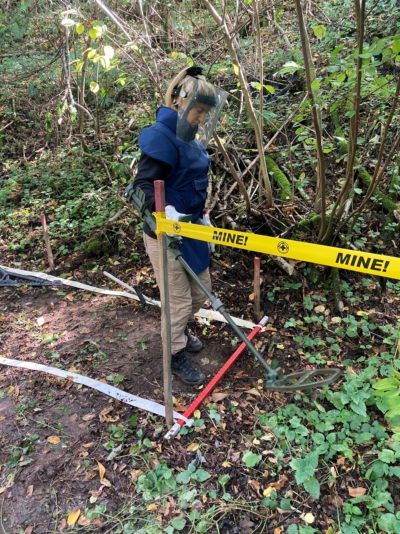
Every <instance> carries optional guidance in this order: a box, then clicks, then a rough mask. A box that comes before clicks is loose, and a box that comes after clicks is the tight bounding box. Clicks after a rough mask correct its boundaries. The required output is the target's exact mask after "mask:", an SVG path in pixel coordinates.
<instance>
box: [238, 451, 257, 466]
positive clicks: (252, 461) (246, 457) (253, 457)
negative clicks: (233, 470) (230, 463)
mask: <svg viewBox="0 0 400 534" xmlns="http://www.w3.org/2000/svg"><path fill="white" fill-rule="evenodd" d="M242 460H243V462H244V464H245V465H246V467H254V466H255V465H257V464H258V462H260V460H261V456H260V455H259V454H255V453H254V452H251V451H245V453H244V454H243V458H242Z"/></svg>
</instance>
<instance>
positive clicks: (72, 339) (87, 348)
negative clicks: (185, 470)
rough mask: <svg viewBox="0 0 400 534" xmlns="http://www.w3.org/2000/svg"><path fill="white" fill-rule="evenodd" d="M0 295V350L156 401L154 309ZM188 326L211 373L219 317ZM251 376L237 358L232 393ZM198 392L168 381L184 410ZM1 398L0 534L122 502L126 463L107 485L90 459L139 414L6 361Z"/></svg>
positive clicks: (225, 351) (228, 346)
mask: <svg viewBox="0 0 400 534" xmlns="http://www.w3.org/2000/svg"><path fill="white" fill-rule="evenodd" d="M0 291H1V293H0V297H1V301H0V343H1V345H0V346H1V351H0V355H1V356H3V357H6V358H12V359H18V360H24V361H35V362H38V363H42V364H46V365H49V366H53V367H60V368H62V369H65V370H73V371H74V372H77V373H79V374H82V375H86V376H89V377H92V378H96V379H98V380H102V381H104V382H109V383H112V384H113V385H114V386H117V387H119V388H121V389H123V390H125V391H128V392H130V393H133V394H135V395H139V396H141V397H144V398H147V399H152V400H155V401H158V402H160V403H161V404H164V402H163V390H162V347H161V338H160V310H159V309H157V308H154V307H150V308H149V309H148V310H147V311H145V310H144V309H143V308H142V307H141V305H140V304H139V303H136V302H135V301H130V300H127V299H123V298H115V297H109V296H103V295H97V294H93V293H89V292H85V291H79V290H71V289H70V288H66V287H62V289H60V287H54V288H50V287H46V288H34V287H21V288H0ZM150 292H151V290H150ZM153 292H154V291H153ZM154 296H155V295H154ZM192 327H193V331H194V333H195V334H197V335H199V336H202V334H203V336H202V338H203V340H204V341H205V348H204V349H203V350H202V351H201V352H200V353H199V354H196V355H193V356H192V358H193V360H196V361H197V363H198V364H199V366H200V367H201V368H202V370H203V371H204V372H206V373H207V375H208V377H209V378H211V377H212V376H213V375H214V374H215V373H216V371H217V370H218V369H219V368H220V367H221V366H222V364H223V363H224V362H225V361H226V359H227V358H228V356H229V355H230V354H231V353H232V352H233V350H234V347H233V346H232V342H231V341H232V335H231V333H230V331H229V328H228V326H227V325H222V324H220V323H218V324H217V323H214V324H212V325H207V326H205V325H204V324H203V325H201V324H197V323H194V324H193V325H192ZM260 376H262V373H261V370H260V369H258V367H257V365H256V366H255V365H254V362H252V361H251V359H250V358H242V360H241V361H239V362H238V363H237V364H236V367H235V373H234V377H235V378H234V379H235V389H236V391H239V392H240V391H244V390H246V389H249V388H251V387H252V385H254V383H256V381H257V380H258V379H259V378H260ZM113 377H114V378H113ZM232 379H233V376H231V377H230V378H227V379H226V380H225V384H224V386H223V387H230V381H231V380H232ZM200 389H201V388H193V387H191V386H188V385H185V384H183V383H182V382H180V381H179V380H176V379H174V380H173V394H174V397H175V400H176V406H175V409H177V410H179V411H183V410H184V409H185V406H187V405H189V404H190V402H191V401H192V400H193V399H194V398H195V396H196V395H197V394H198V393H199V391H200ZM0 394H1V398H0V510H1V514H0V517H1V523H0V532H4V533H7V534H11V533H19V532H28V533H29V532H32V531H33V532H34V533H38V534H40V533H45V532H53V531H59V530H63V529H66V528H67V524H66V520H65V518H66V517H67V515H68V513H69V512H70V511H71V510H72V509H78V508H80V509H84V508H85V506H86V505H87V501H88V498H90V497H92V501H91V502H94V499H97V498H98V499H99V501H101V502H106V504H107V511H108V512H112V511H113V510H117V509H119V508H120V507H122V506H123V504H124V503H125V502H126V500H127V499H128V498H129V496H130V495H131V494H132V492H133V491H134V488H133V487H132V479H131V476H130V469H128V467H127V464H124V462H122V463H119V464H118V473H111V474H110V473H107V475H106V476H107V479H108V480H109V482H110V487H106V486H105V485H104V484H101V483H100V482H101V481H100V480H99V473H98V467H97V462H101V463H103V464H105V465H106V463H107V462H106V457H107V455H108V453H109V451H107V450H105V449H104V443H105V442H107V440H108V439H109V435H108V434H107V429H108V428H109V426H110V423H111V424H112V423H114V424H120V423H126V422H127V421H129V418H130V417H131V416H132V415H133V414H134V415H137V416H138V417H139V422H138V424H139V426H140V425H143V427H144V428H146V426H147V425H148V421H149V418H148V414H146V413H143V412H140V410H136V409H132V408H131V407H129V406H126V405H124V404H122V403H121V402H119V401H116V400H113V399H110V398H108V397H107V396H105V395H103V394H101V393H99V392H97V391H95V390H91V389H88V388H86V387H82V386H78V385H75V384H72V383H71V382H69V381H65V380H62V379H58V378H57V377H54V376H51V375H48V374H45V373H42V372H36V371H31V370H23V369H16V368H13V367H6V366H4V367H3V366H2V369H1V374H0ZM152 420H153V430H154V426H155V427H157V426H158V427H159V428H160V426H162V425H163V420H162V418H159V417H158V416H153V418H152ZM164 429H165V428H164ZM232 430H233V431H234V429H232ZM54 437H55V438H56V440H55V442H54V443H53V442H52V441H54V439H53V438H54ZM177 443H179V442H175V444H174V446H173V447H171V448H170V451H169V452H168V456H169V458H171V457H175V463H177V464H182V465H186V457H187V453H186V451H185V450H184V449H183V448H182V447H180V446H179V445H178V446H177ZM164 448H165V446H162V447H161V445H160V450H161V449H164ZM10 458H11V460H10ZM100 527H101V525H100V524H99V531H100V530H101V528H100ZM30 528H33V529H34V530H29V529H30ZM19 529H20V530H19ZM21 529H22V530H21Z"/></svg>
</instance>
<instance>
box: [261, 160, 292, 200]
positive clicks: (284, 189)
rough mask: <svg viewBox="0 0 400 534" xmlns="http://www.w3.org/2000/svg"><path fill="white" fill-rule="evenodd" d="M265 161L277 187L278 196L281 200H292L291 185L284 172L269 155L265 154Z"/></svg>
mask: <svg viewBox="0 0 400 534" xmlns="http://www.w3.org/2000/svg"><path fill="white" fill-rule="evenodd" d="M265 163H266V164H267V169H268V173H269V175H270V176H271V177H272V178H273V180H274V182H275V184H276V185H277V187H278V190H279V198H280V199H281V200H293V194H292V187H291V185H290V182H289V180H288V178H287V176H286V174H285V173H284V172H283V171H282V170H281V169H280V168H279V167H278V165H277V163H276V162H275V161H274V160H273V159H272V158H271V157H270V156H265Z"/></svg>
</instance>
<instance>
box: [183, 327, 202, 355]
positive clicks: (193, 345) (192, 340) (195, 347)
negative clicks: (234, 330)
mask: <svg viewBox="0 0 400 534" xmlns="http://www.w3.org/2000/svg"><path fill="white" fill-rule="evenodd" d="M185 334H186V337H187V343H186V347H185V350H187V351H188V352H200V351H201V350H203V348H204V345H203V343H202V342H201V341H200V339H199V338H198V337H196V336H194V335H193V334H192V333H191V332H190V331H189V330H185Z"/></svg>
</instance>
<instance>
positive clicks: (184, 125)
mask: <svg viewBox="0 0 400 534" xmlns="http://www.w3.org/2000/svg"><path fill="white" fill-rule="evenodd" d="M210 87H212V86H210ZM179 96H180V100H179V104H178V122H177V125H176V136H177V137H178V138H179V139H181V140H182V141H186V142H187V143H188V142H190V141H193V140H194V139H196V140H197V141H199V142H200V143H201V144H202V145H203V146H204V148H206V147H207V145H208V142H209V141H210V139H211V137H212V135H213V133H214V130H215V127H216V126H217V123H218V121H219V117H220V115H221V111H222V107H223V105H224V104H225V101H226V99H227V97H228V93H227V92H226V91H224V90H223V89H217V88H216V87H212V90H209V91H207V93H206V94H205V93H201V92H200V87H199V83H198V81H197V80H196V85H195V88H194V91H193V92H192V95H191V96H189V97H187V96H186V94H185V91H182V90H181V92H180V93H179Z"/></svg>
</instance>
